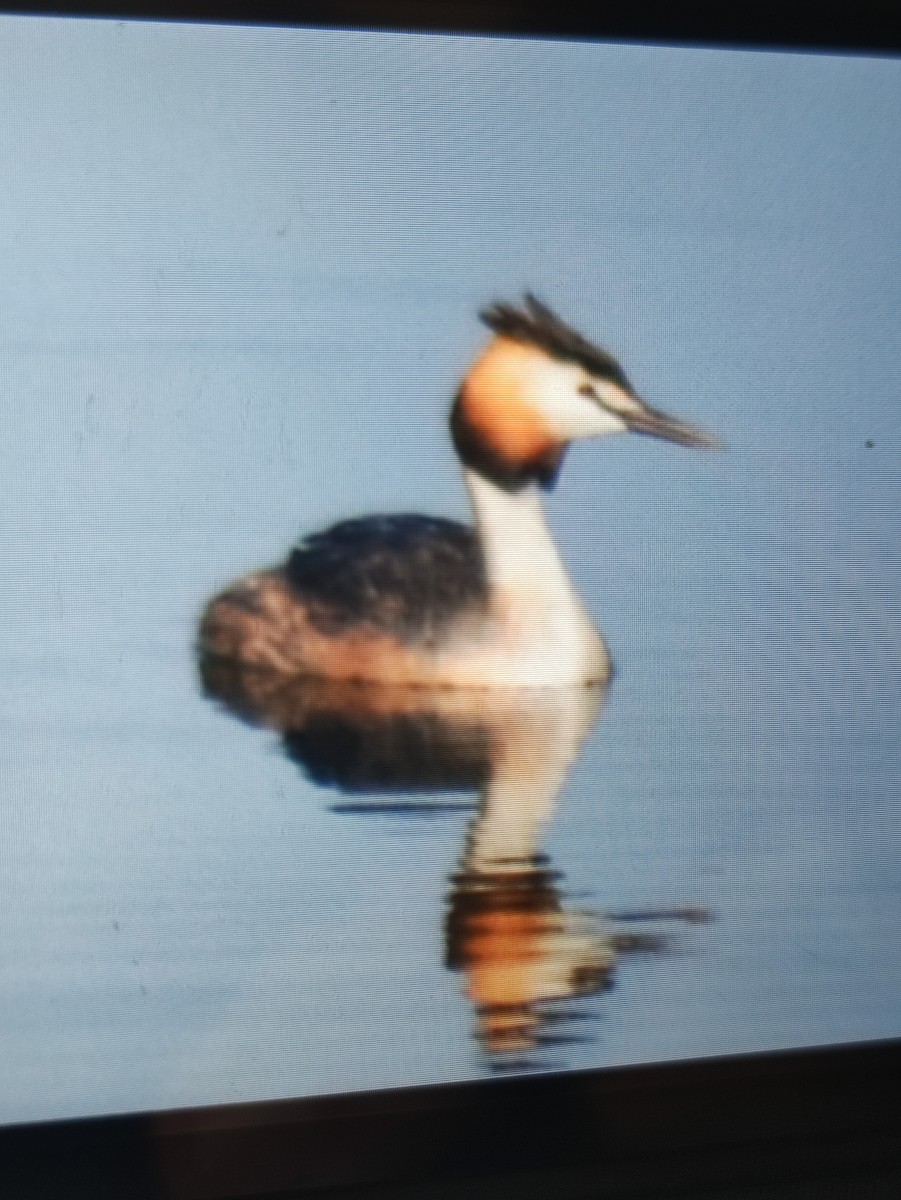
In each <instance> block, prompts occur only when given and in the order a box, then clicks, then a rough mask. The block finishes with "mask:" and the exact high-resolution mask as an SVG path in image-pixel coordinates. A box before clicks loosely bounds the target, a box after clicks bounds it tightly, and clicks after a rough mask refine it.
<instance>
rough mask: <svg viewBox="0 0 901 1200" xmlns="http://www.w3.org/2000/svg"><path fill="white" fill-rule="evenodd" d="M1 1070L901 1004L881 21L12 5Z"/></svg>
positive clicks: (492, 1057) (462, 1063)
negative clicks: (57, 13) (573, 18)
mask: <svg viewBox="0 0 901 1200" xmlns="http://www.w3.org/2000/svg"><path fill="white" fill-rule="evenodd" d="M0 112H2V115H3V119H2V121H0V147H2V160H3V162H4V163H5V164H6V169H5V171H4V186H3V188H2V189H0V263H2V270H0V313H2V318H0V356H2V364H3V374H2V378H3V395H4V421H3V432H2V435H0V491H2V517H0V539H2V551H3V559H4V564H5V567H4V572H3V587H2V589H0V662H2V666H3V670H2V680H0V722H2V733H3V736H2V739H0V747H2V749H0V753H2V759H3V768H2V779H3V801H2V802H3V814H4V817H3V829H2V835H0V854H2V857H3V866H2V871H0V1061H2V1063H3V1071H2V1073H0V1121H2V1122H5V1123H13V1122H21V1121H31V1120H44V1119H50V1118H62V1117H77V1116H85V1115H94V1114H108V1113H121V1112H136V1111H147V1110H159V1109H166V1108H170V1107H175V1106H179V1107H184V1106H194V1105H212V1104H220V1103H228V1102H236V1101H250V1100H268V1099H275V1098H281V1097H300V1096H313V1095H323V1094H328V1093H336V1092H342V1091H349V1090H353V1091H359V1090H367V1089H381V1088H392V1087H402V1086H409V1085H413V1084H425V1083H438V1082H449V1081H453V1080H463V1079H467V1080H468V1079H480V1078H486V1077H489V1076H492V1075H497V1074H498V1073H507V1074H509V1073H513V1072H537V1071H551V1070H553V1071H556V1070H569V1069H576V1068H597V1067H604V1066H609V1065H615V1064H617V1065H618V1064H626V1063H648V1062H661V1061H666V1060H674V1059H689V1058H699V1057H703V1056H711V1055H724V1054H735V1053H742V1052H748V1051H768V1050H777V1049H783V1048H787V1047H799V1046H813V1045H826V1044H834V1043H840V1042H845V1041H860V1040H868V1039H875V1038H884V1037H896V1036H898V1035H899V1034H901V971H899V956H898V953H897V931H898V928H899V921H901V905H899V896H901V880H899V869H898V862H899V820H898V804H899V790H901V745H899V738H898V679H899V672H901V548H899V537H898V533H899V511H901V403H899V393H901V323H899V312H901V203H899V198H901V67H899V64H898V63H897V62H894V61H890V60H879V59H875V58H870V59H865V58H853V57H828V56H811V55H792V54H775V53H762V52H739V51H714V50H689V49H665V48H650V47H638V46H623V45H598V44H574V43H564V42H552V41H515V40H504V39H501V38H493V39H492V38H475V37H470V38H464V37H447V36H445V37H441V36H423V35H396V34H384V33H383V34H372V33H370V34H366V33H350V32H323V31H309V30H306V31H305V30H291V29H274V28H273V29H261V28H238V27H232V28H227V27H213V26H208V27H204V26H190V25H167V24H164V23H157V24H153V23H145V24H142V23H126V22H111V21H110V22H104V21H77V20H63V19H38V18H23V17H18V18H16V17H3V18H0Z"/></svg>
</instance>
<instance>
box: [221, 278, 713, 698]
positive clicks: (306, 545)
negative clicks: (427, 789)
mask: <svg viewBox="0 0 901 1200" xmlns="http://www.w3.org/2000/svg"><path fill="white" fill-rule="evenodd" d="M481 318H482V320H483V321H484V323H485V324H486V325H487V326H488V328H489V329H490V330H491V331H492V332H493V334H494V335H495V336H494V337H493V338H492V340H491V341H490V343H489V344H488V346H487V347H486V348H485V350H484V351H483V353H482V354H481V355H480V357H479V358H477V359H476V361H475V362H474V363H473V365H472V367H471V368H470V370H469V373H468V374H467V375H466V377H465V379H464V380H463V383H462V385H461V387H460V390H459V392H458V394H457V397H456V400H455V401H454V404H453V408H452V410H451V418H450V427H451V433H452V436H453V442H454V446H455V448H456V450H457V454H458V455H459V457H460V460H461V462H462V465H463V473H464V477H465V481H466V486H467V490H468V492H469V497H470V501H471V503H472V508H473V513H474V516H475V528H471V527H469V526H466V525H461V524H459V523H457V522H455V521H449V520H445V519H443V518H439V517H427V516H414V515H408V514H404V515H398V516H375V517H362V518H358V519H355V520H349V521H342V522H340V523H339V524H337V525H334V526H332V527H331V528H330V529H327V530H325V531H324V532H322V533H316V534H313V535H311V536H310V537H308V538H307V539H306V540H305V541H304V542H303V543H302V545H300V546H299V547H298V548H297V549H295V550H294V551H293V552H292V553H291V554H290V555H289V557H288V559H287V561H286V562H285V563H284V565H283V566H280V567H275V568H272V569H269V570H265V571H260V572H257V573H255V574H253V575H249V576H247V577H246V578H244V579H242V580H239V581H238V582H237V583H235V584H233V585H232V586H231V587H229V588H228V589H227V590H226V591H225V592H223V593H222V594H221V595H219V596H217V597H216V598H215V599H213V600H212V601H211V602H210V603H209V605H208V606H207V608H206V611H205V613H204V615H203V618H202V621H201V625H200V635H199V649H200V653H201V655H202V656H203V657H205V658H214V659H227V660H231V661H234V662H237V663H240V664H242V665H243V666H245V667H259V668H262V669H266V670H269V671H275V672H278V673H281V674H283V675H292V676H301V675H309V676H320V677H325V678H330V679H345V680H359V681H369V682H374V683H382V684H415V685H419V686H426V687H429V686H432V687H469V688H490V687H547V686H557V685H561V684H573V683H593V682H603V681H604V680H606V679H607V678H608V677H609V675H610V657H609V655H608V653H607V649H606V647H605V645H604V642H603V640H602V638H601V636H600V634H599V633H598V631H597V629H596V628H595V626H594V624H593V622H592V621H591V619H590V617H589V616H588V614H587V612H586V611H585V608H584V607H583V605H582V602H581V601H580V599H579V597H578V596H577V595H576V592H575V590H574V588H573V586H572V584H571V583H570V580H569V577H568V575H567V573H566V569H565V568H564V566H563V563H562V561H561V559H560V556H559V554H558V552H557V549H556V547H555V545H554V542H553V539H552V538H551V535H550V531H549V530H548V527H547V524H546V522H545V519H544V513H543V510H542V505H541V489H542V488H544V489H548V488H550V487H552V486H553V485H554V483H555V481H556V479H557V474H558V472H559V470H560V466H561V463H562V461H563V457H564V454H565V452H566V449H567V446H568V445H569V443H570V442H572V441H574V440H576V439H577V438H589V437H598V436H601V435H603V434H608V433H623V432H628V431H632V432H635V433H643V434H650V435H652V436H654V437H660V438H665V439H667V440H669V441H672V442H678V443H680V444H681V445H684V446H698V447H714V446H715V445H716V444H717V443H716V441H715V440H714V439H713V438H711V437H710V436H709V435H708V434H706V433H704V432H703V431H701V430H700V429H696V428H694V427H693V426H691V425H687V424H685V423H684V422H682V421H679V420H677V419H675V418H674V417H670V416H667V415H666V414H665V413H662V412H660V411H658V410H657V409H655V408H651V407H650V405H648V404H645V403H644V401H643V400H641V399H640V398H639V397H638V396H637V395H636V393H635V391H634V389H633V388H632V386H631V384H630V383H629V381H628V379H627V378H626V375H625V373H624V372H623V370H622V368H621V367H620V365H619V363H618V362H617V361H616V359H615V358H613V356H612V355H611V354H608V353H607V351H605V350H602V349H601V348H600V347H599V346H596V345H594V344H592V343H591V342H589V341H587V340H586V339H585V338H583V337H582V336H581V335H580V334H578V333H576V332H575V330H573V329H571V328H570V327H569V326H567V325H566V324H564V322H563V321H561V320H560V319H559V318H558V317H557V316H556V315H555V314H554V313H553V312H551V310H550V309H549V308H547V307H546V306H545V305H544V304H542V303H541V302H540V301H538V300H536V299H535V297H534V296H532V295H527V296H526V297H525V301H524V304H523V306H522V307H521V308H517V307H515V306H513V305H509V304H494V305H492V306H491V307H490V308H488V309H486V310H485V311H484V312H483V313H481Z"/></svg>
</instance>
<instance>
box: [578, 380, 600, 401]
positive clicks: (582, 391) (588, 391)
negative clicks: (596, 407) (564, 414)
mask: <svg viewBox="0 0 901 1200" xmlns="http://www.w3.org/2000/svg"><path fill="white" fill-rule="evenodd" d="M579 395H580V396H587V397H588V399H589V400H597V398H598V394H597V392H596V391H595V390H594V388H593V387H592V385H591V384H590V383H583V384H580V386H579Z"/></svg>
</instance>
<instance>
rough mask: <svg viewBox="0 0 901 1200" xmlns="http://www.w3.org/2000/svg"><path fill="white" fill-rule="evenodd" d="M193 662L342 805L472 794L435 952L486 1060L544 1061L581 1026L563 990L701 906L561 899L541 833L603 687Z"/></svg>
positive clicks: (211, 686)
mask: <svg viewBox="0 0 901 1200" xmlns="http://www.w3.org/2000/svg"><path fill="white" fill-rule="evenodd" d="M201 670H202V676H203V685H204V689H205V691H206V693H207V695H208V696H210V697H211V698H214V699H216V700H218V701H219V702H220V703H222V704H223V705H225V707H227V708H228V709H229V710H230V711H231V712H232V713H234V714H235V715H236V716H239V717H241V718H242V719H244V720H247V721H250V722H252V723H254V724H259V725H263V726H266V727H268V728H271V729H274V730H277V731H278V732H279V733H280V734H281V736H282V741H283V746H284V749H285V752H286V753H287V754H288V756H289V757H290V758H291V759H293V760H294V761H295V762H297V763H298V765H299V766H301V768H302V769H303V770H304V772H305V773H306V774H307V775H308V776H309V777H310V778H311V779H312V780H313V781H314V782H316V783H317V784H319V785H321V786H325V787H330V788H333V789H337V790H338V791H339V792H341V793H342V794H343V799H342V801H341V802H339V803H337V804H336V805H334V808H335V809H336V810H337V811H339V812H340V811H344V812H357V813H360V812H374V813H385V812H386V811H391V812H397V813H410V814H413V813H418V812H422V811H424V810H428V811H435V810H436V809H442V808H444V809H446V808H447V807H452V808H454V807H460V803H459V799H457V800H450V801H449V800H448V796H451V797H453V796H456V797H459V795H460V793H464V794H465V793H467V792H468V793H470V794H473V795H476V796H478V800H477V802H467V803H466V804H465V807H467V808H474V809H475V811H474V815H473V819H472V821H471V823H470V826H469V828H468V831H467V834H466V839H465V844H464V847H463V850H462V853H461V856H460V859H459V863H458V867H457V870H456V871H455V872H454V873H453V874H452V875H451V877H450V890H449V893H448V898H447V912H446V919H445V948H444V957H445V963H446V965H447V966H448V967H449V968H450V969H452V970H454V971H459V972H460V973H461V974H462V975H463V976H464V979H465V990H466V994H467V996H468V998H469V1000H470V1002H471V1003H472V1005H473V1007H474V1009H475V1014H476V1036H477V1038H478V1041H479V1043H480V1044H481V1046H482V1047H483V1049H484V1050H485V1051H486V1053H487V1055H488V1057H489V1060H490V1062H491V1064H492V1065H493V1066H495V1067H497V1068H500V1069H505V1068H506V1069H510V1068H526V1067H534V1066H540V1065H545V1066H546V1065H547V1063H542V1062H541V1061H539V1059H538V1052H539V1051H546V1050H547V1049H549V1048H552V1047H554V1046H560V1045H562V1044H564V1043H567V1042H572V1041H575V1040H582V1039H583V1038H584V1037H585V1036H586V1033H585V1024H584V1022H585V1020H586V1019H588V1018H589V1016H590V1014H589V1013H588V1012H586V1011H580V1009H579V1006H578V1004H577V1003H576V1002H577V1001H578V999H579V998H580V997H586V996H589V995H592V994H594V993H597V992H601V991H604V990H606V989H608V988H610V987H611V986H612V984H613V979H614V973H615V969H616V964H617V961H618V960H619V958H620V957H621V956H622V955H623V954H626V953H635V952H644V953H654V952H661V951H663V950H664V949H665V948H666V946H667V942H668V933H667V928H668V926H670V925H671V924H672V923H673V922H674V921H683V922H697V921H701V920H704V919H706V914H705V912H704V911H703V910H701V909H693V908H674V909H669V910H658V911H647V912H629V913H621V914H611V913H608V914H599V913H595V912H590V911H586V910H582V909H576V908H573V907H570V906H568V905H567V904H566V903H565V902H564V893H563V888H562V875H561V874H560V873H559V872H558V871H556V870H554V868H553V867H552V865H551V863H550V861H549V859H548V858H547V856H546V855H545V854H544V853H543V852H542V849H541V845H542V839H543V835H544V832H545V830H546V828H547V826H548V824H549V822H550V820H551V818H552V816H553V813H554V810H555V808H556V805H557V802H558V800H559V797H560V795H561V793H562V791H563V788H564V785H565V782H566V778H567V776H568V774H569V772H570V769H571V768H572V766H573V764H574V763H575V761H576V759H577V757H578V755H579V752H580V749H581V747H582V745H583V743H584V741H585V739H586V737H587V736H588V734H589V733H590V732H591V730H592V729H593V728H594V726H595V725H596V723H597V721H598V718H599V716H600V713H601V710H602V707H603V702H604V693H605V688H604V687H603V686H598V685H596V686H589V687H586V686H575V687H571V688H548V689H528V690H508V691H505V690H500V689H498V690H494V691H492V692H491V693H485V692H479V691H474V690H473V691H467V690H465V689H452V688H445V689H429V688H417V687H386V686H379V685H367V684H360V683H350V682H342V681H335V680H324V679H285V677H284V676H282V675H279V674H271V673H267V672H261V671H259V670H252V669H248V668H246V667H241V666H240V665H239V664H235V663H233V662H222V661H216V660H208V661H205V662H202V664H201ZM583 1008H584V1006H583Z"/></svg>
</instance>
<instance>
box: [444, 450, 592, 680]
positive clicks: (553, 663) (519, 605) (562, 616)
mask: <svg viewBox="0 0 901 1200" xmlns="http://www.w3.org/2000/svg"><path fill="white" fill-rule="evenodd" d="M464 475H465V479H466V486H467V488H468V490H469V496H470V499H471V501H472V507H473V512H474V514H475V520H476V526H477V529H478V533H479V538H480V541H481V545H482V552H483V554H484V556H485V568H486V573H487V576H488V586H489V589H490V592H491V596H492V600H493V602H494V605H495V612H496V616H497V619H498V621H499V626H498V629H499V636H500V638H501V643H502V645H503V647H504V653H505V654H506V655H507V660H506V666H505V667H504V670H510V669H512V668H513V667H514V666H515V674H516V677H517V678H518V679H519V681H520V682H522V683H527V684H529V685H530V686H531V685H537V686H546V685H555V686H556V685H558V684H561V683H574V682H586V681H588V680H601V679H606V678H607V676H608V674H609V668H610V661H609V658H608V656H607V652H606V649H605V647H604V644H603V642H602V641H601V638H600V635H599V634H598V632H597V630H596V629H595V627H594V625H593V623H592V621H591V619H590V618H589V616H588V614H587V613H586V611H585V608H584V607H583V605H582V602H581V600H580V599H579V597H578V595H577V594H576V591H575V589H574V588H573V585H572V583H571V582H570V579H569V576H568V574H567V572H566V568H565V567H564V565H563V562H562V560H561V558H560V555H559V553H558V552H557V547H556V546H555V545H554V541H553V538H552V537H551V533H550V530H549V529H548V526H547V522H546V521H545V517H544V510H543V508H542V505H541V497H540V493H539V491H538V489H537V488H536V487H535V486H534V485H530V486H528V487H524V488H522V489H521V490H519V491H516V492H508V491H505V490H504V489H503V488H500V487H498V486H497V485H496V484H493V483H491V482H490V481H489V480H487V479H485V478H484V477H483V476H482V475H479V474H477V473H476V472H474V471H469V470H467V471H465V472H464Z"/></svg>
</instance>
